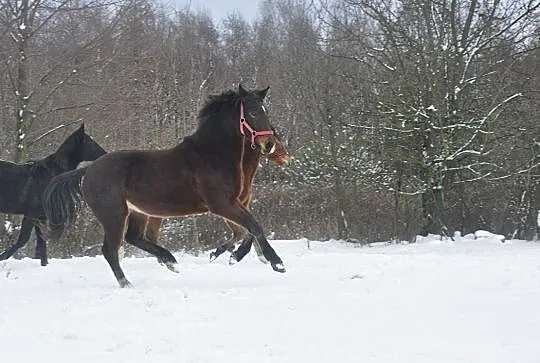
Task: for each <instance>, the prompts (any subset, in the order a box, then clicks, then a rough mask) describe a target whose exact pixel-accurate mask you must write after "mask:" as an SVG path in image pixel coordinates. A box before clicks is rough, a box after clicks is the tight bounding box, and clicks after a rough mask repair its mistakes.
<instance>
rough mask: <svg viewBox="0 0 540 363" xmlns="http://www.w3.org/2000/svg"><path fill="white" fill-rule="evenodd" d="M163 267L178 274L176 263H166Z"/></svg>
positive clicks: (178, 269)
mask: <svg viewBox="0 0 540 363" xmlns="http://www.w3.org/2000/svg"><path fill="white" fill-rule="evenodd" d="M165 266H167V268H168V269H169V270H171V271H172V272H174V273H180V268H179V267H178V263H174V262H166V263H165Z"/></svg>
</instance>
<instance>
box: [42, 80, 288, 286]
mask: <svg viewBox="0 0 540 363" xmlns="http://www.w3.org/2000/svg"><path fill="white" fill-rule="evenodd" d="M267 91H268V88H266V89H264V90H259V91H251V92H248V91H246V90H245V89H243V88H242V86H240V87H239V89H238V91H237V92H234V91H229V92H225V93H223V94H221V95H217V96H213V97H211V98H210V100H209V101H208V102H207V104H206V105H205V106H204V107H203V108H202V110H201V111H200V112H199V126H198V128H197V130H196V131H195V133H194V134H192V135H191V136H188V137H186V138H185V139H184V140H183V141H182V142H181V143H180V144H178V145H177V146H175V147H173V148H172V149H168V150H155V151H118V152H111V153H109V154H106V155H104V156H102V157H101V158H99V159H98V160H96V161H95V162H93V163H92V164H91V165H89V166H87V167H86V168H82V169H78V170H76V171H73V172H71V173H70V174H71V178H69V179H66V178H64V177H59V178H57V179H56V180H54V179H53V181H52V182H51V183H50V184H49V187H48V188H47V190H46V191H45V195H44V209H45V211H46V214H47V217H48V224H47V227H48V230H49V235H52V236H54V231H55V230H56V229H57V228H59V229H61V228H62V227H63V226H64V225H65V224H66V223H69V222H70V221H71V220H72V219H73V218H74V215H75V207H74V206H75V205H76V203H77V201H80V200H81V198H84V200H85V201H86V202H87V204H88V206H89V207H90V208H91V209H92V211H93V212H94V214H95V216H96V218H97V219H98V220H99V222H100V223H101V225H102V226H103V229H104V233H105V236H104V241H103V247H102V251H103V255H104V257H105V259H106V260H107V262H108V263H109V265H110V267H111V269H112V271H113V273H114V275H115V277H116V279H117V281H118V283H119V284H120V286H121V287H126V286H130V285H131V284H130V282H129V281H128V280H127V278H126V277H125V275H124V272H123V271H122V269H121V267H120V263H119V260H118V249H119V247H120V245H121V242H122V239H123V237H124V235H125V238H126V241H127V242H128V243H130V244H133V245H135V246H137V247H139V248H141V249H143V250H145V251H147V252H149V253H151V254H153V255H155V256H156V257H157V258H158V261H159V262H161V263H164V264H165V265H166V266H167V267H168V268H169V269H170V270H172V271H175V272H176V271H178V270H177V261H176V259H175V258H174V256H173V255H172V254H171V253H170V252H169V251H168V250H166V249H164V248H163V247H160V246H157V245H156V244H154V243H152V239H153V238H152V237H151V236H152V234H153V233H157V231H159V227H160V226H161V220H162V219H163V218H166V217H178V216H185V215H190V214H199V213H206V212H211V213H213V214H216V215H219V216H221V217H223V218H225V219H227V220H228V221H230V222H232V223H233V224H232V226H234V225H239V226H242V227H243V228H245V229H247V231H248V232H249V233H250V234H251V235H253V236H254V237H255V238H254V240H253V242H254V243H255V245H256V247H257V249H258V250H260V253H261V255H262V257H263V258H264V259H265V260H266V261H268V262H269V263H270V264H271V266H272V268H273V269H274V270H275V271H278V272H285V267H284V266H283V262H282V260H281V258H280V257H279V256H278V255H277V254H276V252H275V251H274V249H273V248H272V247H271V246H270V244H269V243H268V241H267V240H266V238H265V235H264V232H263V229H262V228H261V226H260V225H259V223H258V222H257V221H256V220H255V218H254V217H253V216H252V214H251V213H250V212H249V210H248V208H247V207H246V205H245V204H246V203H247V204H249V199H250V196H251V189H250V190H249V191H244V190H243V189H244V186H245V185H246V182H245V179H246V175H244V168H243V167H242V166H243V163H244V158H246V157H249V156H250V155H251V154H254V153H256V154H262V155H267V154H271V153H273V152H274V151H275V148H276V147H275V145H276V142H277V141H278V139H277V137H276V135H275V133H274V131H273V127H272V125H271V124H270V122H269V119H268V116H267V114H266V110H265V109H264V106H263V100H264V97H265V96H266V93H267ZM259 157H260V156H259ZM255 169H256V168H255ZM253 175H254V173H253ZM253 175H252V176H249V175H248V176H247V178H248V180H249V179H251V180H252V177H253ZM73 176H76V178H73ZM83 176H84V179H83ZM241 197H244V201H242V199H241ZM246 198H247V200H246ZM233 228H236V227H233ZM124 231H125V233H124Z"/></svg>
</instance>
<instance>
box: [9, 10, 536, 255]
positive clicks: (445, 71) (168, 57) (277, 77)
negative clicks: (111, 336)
mask: <svg viewBox="0 0 540 363" xmlns="http://www.w3.org/2000/svg"><path fill="white" fill-rule="evenodd" d="M0 34H1V36H0V159H3V160H10V161H13V162H17V163H23V162H27V161H29V160H33V159H39V158H43V157H45V156H46V155H48V154H50V153H52V152H54V151H55V150H56V148H57V147H58V146H59V145H60V143H61V142H62V141H63V140H64V139H65V138H66V137H67V136H68V135H69V134H70V133H71V132H72V131H73V130H74V129H75V128H76V127H78V126H79V125H80V124H82V123H84V124H85V128H86V130H87V132H88V133H89V134H90V135H91V136H92V137H93V138H94V139H95V140H96V141H97V142H98V143H99V144H100V145H101V146H103V147H104V148H105V149H106V150H107V151H115V150H124V149H161V148H168V147H172V146H174V145H176V144H178V143H179V142H181V140H182V138H183V137H184V136H187V135H189V134H191V133H192V132H193V131H194V130H195V128H196V125H197V113H198V110H199V109H200V108H201V106H202V105H203V104H204V103H205V101H206V99H207V97H208V96H209V95H212V94H217V93H221V92H223V91H226V90H229V89H236V88H237V87H238V85H239V84H242V85H243V86H244V87H246V88H249V89H254V88H257V89H262V88H265V87H267V86H269V87H270V90H269V93H268V96H267V98H266V101H265V102H266V108H267V109H268V112H269V114H270V118H271V120H272V122H273V124H274V126H275V127H276V129H277V131H278V132H279V134H280V135H281V138H282V139H283V141H284V143H285V145H286V146H287V148H288V150H289V152H290V154H291V155H292V157H293V162H292V163H291V165H290V166H288V167H283V168H280V167H277V166H275V165H273V164H272V163H271V162H270V161H265V162H263V163H262V164H261V166H260V169H259V171H258V173H257V176H256V178H255V198H254V200H253V202H252V206H251V209H252V210H253V213H254V215H255V217H256V218H257V219H258V220H259V221H260V222H261V224H262V226H263V228H264V229H265V231H266V233H267V234H268V235H270V236H271V237H272V238H276V239H296V238H307V239H312V240H328V239H343V240H348V241H352V242H357V243H359V244H366V243H371V242H375V241H411V242H412V241H414V240H415V238H416V236H418V235H427V234H437V235H440V236H441V238H449V239H450V238H452V236H454V234H455V233H461V234H462V235H463V234H467V233H470V232H473V231H476V230H479V229H482V230H488V231H491V232H493V233H498V234H502V235H504V236H505V237H506V238H519V239H528V240H532V239H535V238H536V239H537V238H538V230H537V228H538V227H537V225H538V224H539V222H540V121H539V120H540V0H516V1H500V0H493V1H483V0H482V1H478V0H422V1H419V0H333V1H332V0H319V1H308V0H264V1H261V6H260V11H259V14H258V17H257V18H256V19H255V20H252V21H248V20H247V19H244V18H243V17H242V16H241V15H240V14H238V13H234V12H233V13H230V14H229V15H228V16H227V17H226V18H224V19H220V20H216V19H214V18H212V16H211V15H210V14H209V13H207V12H205V11H194V10H192V9H190V8H189V7H186V8H184V9H171V8H170V7H168V6H166V5H164V4H163V3H161V2H159V1H154V0H118V1H116V0H0ZM0 177H1V176H0ZM18 218H20V217H19V216H5V217H3V219H4V220H5V221H10V222H11V221H12V222H14V223H17V221H18ZM7 225H9V223H1V225H0V248H1V249H2V250H3V249H5V247H7V246H8V245H10V244H11V243H13V240H14V239H15V238H16V233H13V231H10V230H9V229H7V228H6V226H7ZM101 233H102V232H101V229H100V226H99V224H97V222H96V220H95V218H93V216H92V214H91V213H90V212H89V211H88V210H83V211H82V212H81V215H80V216H79V218H78V220H77V222H76V224H75V225H74V226H73V227H72V228H70V229H69V230H67V231H66V233H65V234H64V236H63V238H62V240H61V241H59V242H58V243H56V244H54V245H51V246H49V249H50V251H51V255H52V256H53V257H69V256H81V255H89V254H90V255H91V254H97V253H100V246H101V244H100V243H101V239H102V237H101ZM228 234H229V232H228V231H227V229H226V228H225V226H224V224H223V223H222V221H221V220H220V219H218V218H217V217H214V216H211V215H205V216H189V217H185V218H182V219H171V220H169V221H167V223H166V225H165V227H164V228H163V231H162V236H161V243H162V244H163V245H164V246H167V247H169V248H171V249H173V250H190V251H200V250H203V249H207V248H209V247H214V246H217V244H218V243H219V241H222V240H223V239H224V238H225V237H227V236H228ZM29 245H30V246H29V247H28V250H26V251H23V252H22V255H25V254H28V255H30V254H31V253H32V252H31V249H32V248H33V246H32V243H30V244H29Z"/></svg>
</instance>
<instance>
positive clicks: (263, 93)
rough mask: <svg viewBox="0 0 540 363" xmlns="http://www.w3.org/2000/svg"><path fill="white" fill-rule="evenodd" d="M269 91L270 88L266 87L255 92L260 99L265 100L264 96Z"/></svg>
mask: <svg viewBox="0 0 540 363" xmlns="http://www.w3.org/2000/svg"><path fill="white" fill-rule="evenodd" d="M269 89H270V86H268V87H266V88H265V89H263V90H260V91H257V94H258V95H259V96H260V97H261V98H265V97H266V94H267V93H268V90H269Z"/></svg>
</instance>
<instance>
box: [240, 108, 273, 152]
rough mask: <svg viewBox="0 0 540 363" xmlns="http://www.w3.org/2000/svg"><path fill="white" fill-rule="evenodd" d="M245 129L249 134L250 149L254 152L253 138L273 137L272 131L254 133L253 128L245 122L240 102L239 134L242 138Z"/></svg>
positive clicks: (244, 134)
mask: <svg viewBox="0 0 540 363" xmlns="http://www.w3.org/2000/svg"><path fill="white" fill-rule="evenodd" d="M244 129H246V130H247V131H248V132H249V133H250V134H251V148H252V149H253V150H255V148H256V146H255V138H256V137H257V136H263V135H274V131H272V130H262V131H255V130H254V129H253V127H251V126H249V124H248V122H247V121H246V118H245V117H244V102H240V133H241V134H242V136H244V137H245V136H246V133H245V130H244Z"/></svg>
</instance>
